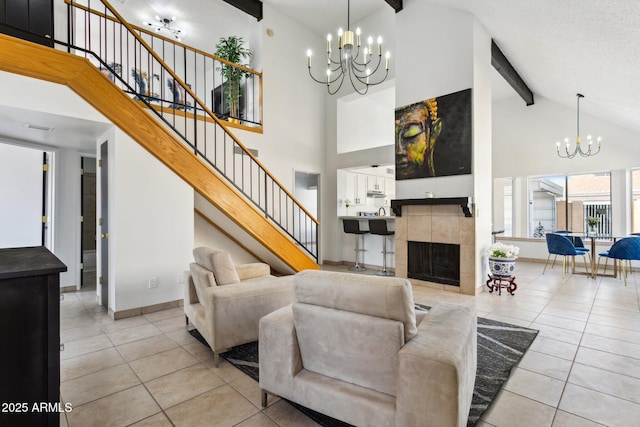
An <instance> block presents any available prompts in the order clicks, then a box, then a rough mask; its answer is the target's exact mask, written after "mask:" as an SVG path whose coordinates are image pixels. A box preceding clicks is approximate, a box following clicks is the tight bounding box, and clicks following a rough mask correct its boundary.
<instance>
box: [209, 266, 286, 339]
mask: <svg viewBox="0 0 640 427" xmlns="http://www.w3.org/2000/svg"><path fill="white" fill-rule="evenodd" d="M205 295H206V297H205V298H206V299H207V302H206V304H204V305H205V306H206V307H207V310H206V311H205V315H206V322H207V324H208V325H210V326H211V330H212V331H214V333H213V335H214V337H213V341H214V342H213V343H209V344H211V345H212V346H213V350H214V352H215V351H216V350H221V349H226V348H229V347H233V346H235V345H239V344H244V343H247V342H251V341H255V340H257V339H258V322H259V321H260V318H261V317H262V316H265V315H267V314H269V313H271V312H272V311H274V310H277V309H278V308H280V307H283V306H285V305H289V304H291V303H293V302H294V300H295V293H294V290H293V276H288V277H274V278H273V279H272V280H265V281H259V282H257V283H256V282H249V283H235V284H231V285H224V286H212V287H210V288H207V290H206V294H205Z"/></svg>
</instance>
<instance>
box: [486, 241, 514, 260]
mask: <svg viewBox="0 0 640 427" xmlns="http://www.w3.org/2000/svg"><path fill="white" fill-rule="evenodd" d="M518 253H520V248H519V247H517V246H513V245H505V244H504V243H500V242H498V243H494V244H493V245H491V246H489V249H488V250H487V254H488V255H489V256H490V257H493V258H516V257H517V256H518Z"/></svg>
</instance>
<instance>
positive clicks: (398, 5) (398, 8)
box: [385, 0, 402, 13]
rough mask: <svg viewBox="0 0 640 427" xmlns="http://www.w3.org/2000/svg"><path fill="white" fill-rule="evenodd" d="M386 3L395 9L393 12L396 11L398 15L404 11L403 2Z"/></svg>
mask: <svg viewBox="0 0 640 427" xmlns="http://www.w3.org/2000/svg"><path fill="white" fill-rule="evenodd" d="M385 1H386V2H387V3H388V4H389V6H391V7H392V8H393V10H395V11H396V13H398V12H400V11H401V10H402V0H385Z"/></svg>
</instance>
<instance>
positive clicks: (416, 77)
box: [396, 1, 475, 199]
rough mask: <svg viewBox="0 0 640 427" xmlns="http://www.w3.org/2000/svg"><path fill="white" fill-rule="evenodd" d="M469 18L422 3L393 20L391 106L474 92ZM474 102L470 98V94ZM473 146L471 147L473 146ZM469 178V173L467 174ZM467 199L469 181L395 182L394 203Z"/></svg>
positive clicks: (451, 178) (460, 178)
mask: <svg viewBox="0 0 640 427" xmlns="http://www.w3.org/2000/svg"><path fill="white" fill-rule="evenodd" d="M473 22H474V18H473V16H472V15H470V14H468V13H466V12H461V11H458V10H456V9H450V8H447V7H442V6H437V5H434V4H431V3H427V2H418V1H414V2H408V3H407V4H406V5H405V8H404V10H403V11H402V12H400V13H399V14H398V15H397V25H396V28H397V30H396V31H397V34H396V38H397V40H398V41H402V43H400V42H399V43H397V46H396V48H397V54H396V56H397V62H396V66H397V70H396V77H397V79H396V81H397V84H396V106H397V107H401V106H405V105H410V104H413V103H415V102H419V101H422V100H425V99H429V98H433V97H437V96H442V95H447V94H450V93H454V92H458V91H460V90H464V89H468V88H470V87H473V86H474V75H473V66H474V62H473V61H474V56H473V49H474V43H473V40H474V39H473V37H474V34H473V29H474V27H473ZM472 96H475V93H473V94H472ZM474 143H475V141H474ZM473 172H474V173H475V170H473ZM425 191H430V192H433V193H434V194H435V196H436V197H461V196H472V195H473V193H474V180H473V176H472V175H458V176H448V177H435V178H423V179H407V180H400V181H397V182H396V197H397V198H398V199H407V198H415V197H424V193H425Z"/></svg>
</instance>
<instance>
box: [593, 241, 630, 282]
mask: <svg viewBox="0 0 640 427" xmlns="http://www.w3.org/2000/svg"><path fill="white" fill-rule="evenodd" d="M599 255H600V257H599V258H598V268H599V267H600V259H601V258H602V257H605V258H606V260H605V264H604V271H606V270H607V261H609V258H613V259H616V260H620V264H622V277H623V279H624V285H625V286H627V265H628V268H629V270H631V260H640V238H638V237H625V238H623V239H620V240H618V241H617V242H615V243H614V244H613V245H612V246H611V248H610V249H609V250H608V251H605V252H602V253H600V254H599ZM625 261H627V262H626V263H625ZM597 271H598V270H597V269H596V272H597Z"/></svg>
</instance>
